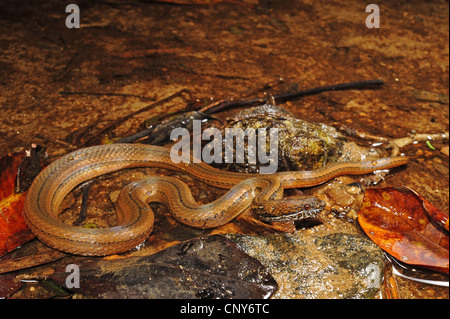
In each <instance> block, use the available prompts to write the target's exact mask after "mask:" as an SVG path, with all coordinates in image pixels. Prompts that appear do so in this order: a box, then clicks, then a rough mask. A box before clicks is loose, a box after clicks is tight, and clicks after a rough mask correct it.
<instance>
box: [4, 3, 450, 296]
mask: <svg viewBox="0 0 450 319" xmlns="http://www.w3.org/2000/svg"><path fill="white" fill-rule="evenodd" d="M186 2H190V3H195V1H186ZM245 3H246V4H251V6H247V5H239V4H235V3H227V2H222V3H217V4H211V5H196V4H195V5H194V4H192V5H178V4H170V3H163V2H154V1H127V2H119V1H78V2H77V4H78V5H79V7H80V22H81V28H73V29H69V28H67V27H66V25H65V21H66V17H67V15H68V13H66V12H65V6H66V5H67V4H66V3H62V2H60V1H22V2H13V1H3V0H2V1H0V110H1V112H0V153H1V154H0V155H3V154H6V153H9V152H14V151H20V150H23V149H24V148H28V147H29V145H30V144H31V143H38V144H40V145H44V146H46V147H47V149H48V153H49V155H50V158H51V159H55V158H56V157H58V156H60V155H62V154H65V153H67V152H69V151H71V150H74V149H76V148H77V147H79V146H80V145H82V144H83V142H84V141H86V140H87V137H86V136H95V135H96V133H97V132H98V131H99V130H101V129H102V128H104V127H106V126H107V125H109V124H110V123H111V122H112V121H113V120H115V119H117V118H120V117H123V116H126V115H128V114H130V113H132V112H135V111H137V110H139V109H141V108H143V107H145V106H147V105H148V104H149V103H151V102H152V101H157V100H160V99H162V98H164V97H167V96H169V95H171V94H173V93H175V92H177V91H179V90H181V89H187V90H189V91H190V93H191V95H192V96H193V97H194V98H195V99H198V101H200V103H203V104H207V103H209V102H210V101H211V99H213V100H220V99H230V98H234V99H239V98H242V97H244V96H248V95H250V96H251V97H255V96H262V95H263V93H264V92H266V93H270V94H276V93H280V92H287V91H294V90H300V89H306V88H311V87H317V86H321V85H329V84H334V83H342V82H352V81H359V80H368V79H383V80H384V81H385V84H384V85H383V86H382V87H380V88H378V89H372V90H348V91H336V92H327V93H322V94H318V95H313V96H307V97H303V98H301V99H297V100H293V101H289V102H287V103H285V104H283V105H282V106H283V107H285V108H286V109H288V110H290V111H291V112H293V113H294V114H295V116H296V117H298V118H301V119H303V120H307V121H314V122H323V123H326V124H328V125H335V126H336V125H341V124H344V125H346V126H348V127H351V128H354V129H358V130H361V131H364V132H368V133H371V134H375V135H379V136H384V137H388V138H396V137H403V136H407V135H408V134H411V133H413V132H417V133H430V134H435V133H443V132H446V131H448V129H449V109H448V103H449V102H448V101H449V99H448V94H449V92H448V88H449V76H448V74H449V73H448V71H449V62H448V59H449V49H448V47H449V45H448V44H449V25H448V14H449V6H448V1H439V0H437V1H430V2H422V1H403V0H401V1H395V2H393V3H388V2H383V3H381V4H380V5H379V7H380V28H372V29H370V28H367V27H366V24H365V20H366V17H367V15H368V13H366V12H365V7H366V5H367V4H366V3H364V2H360V1H356V0H348V1H345V2H342V1H310V0H305V1H287V0H282V1H269V0H260V1H259V2H258V1H256V0H254V1H246V2H245ZM280 78H283V79H284V81H283V82H282V83H281V84H279V85H277V86H275V87H273V88H271V89H262V90H259V89H260V88H264V87H265V85H266V84H267V83H273V82H277V81H279V79H280ZM258 90H259V91H258ZM187 104H188V100H187V95H183V97H181V98H180V97H179V98H176V99H174V100H172V101H170V102H168V103H164V104H162V105H160V106H158V107H155V108H154V109H152V110H150V111H148V112H145V113H142V114H139V115H138V116H135V117H132V118H130V119H129V120H127V121H125V122H123V123H121V124H120V125H119V126H117V127H115V128H114V129H112V130H109V131H108V132H107V133H105V134H102V135H100V136H98V138H96V139H93V140H91V141H90V142H89V144H96V143H100V142H101V141H102V139H104V138H105V137H107V138H114V137H122V136H126V135H130V134H133V133H135V132H136V131H138V130H139V129H140V128H141V125H142V122H143V121H144V120H146V119H148V118H151V117H153V116H155V115H158V114H163V113H167V112H171V111H175V110H180V109H182V108H184V107H186V106H187ZM228 114H229V112H225V113H223V114H219V116H222V117H223V118H224V117H225V116H226V115H228ZM430 145H431V146H432V147H430V146H429V145H427V144H425V143H417V144H413V145H409V146H407V147H405V148H403V149H402V150H401V151H402V153H404V154H405V155H407V156H409V157H410V158H411V161H410V163H409V164H408V165H407V167H406V168H402V169H396V170H394V173H393V174H391V175H389V176H388V177H387V179H386V180H385V181H384V182H383V186H388V185H398V184H404V185H407V186H408V187H410V188H412V189H415V190H416V191H417V192H418V193H420V194H421V195H422V196H423V197H425V198H426V199H427V200H429V201H430V202H431V203H433V204H434V205H436V206H437V207H438V208H440V209H441V210H443V211H446V212H448V210H449V196H448V192H449V184H448V175H449V169H448V167H449V160H448V148H447V153H445V146H447V145H448V141H431V142H430ZM145 173H147V171H145ZM129 174H132V173H129ZM136 174H137V175H142V174H141V173H139V172H138V173H136ZM131 179H134V177H131ZM192 183H194V182H192ZM124 184H126V183H124ZM191 186H192V185H191ZM194 186H195V187H196V192H197V194H194V195H195V196H197V198H198V196H200V197H202V196H204V197H207V196H206V195H205V194H203V193H202V192H206V193H208V192H210V190H209V189H206V190H202V186H201V185H198V183H197V184H194ZM103 201H104V202H108V199H104V200H103ZM105 205H108V203H106V204H105ZM108 218H109V217H108ZM111 218H112V217H111ZM159 222H163V223H164V221H162V220H161V221H159ZM98 223H99V224H101V222H98ZM111 223H113V221H112V222H111ZM166 223H167V222H166ZM339 223H341V222H340V221H339ZM106 224H109V222H106ZM187 237H189V236H187ZM154 241H155V239H154ZM401 280H402V279H399V281H401ZM405 287H409V286H407V285H405ZM403 291H405V292H404V294H403V295H402V296H401V297H403V298H435V297H445V298H448V290H447V292H446V294H447V295H441V292H440V291H438V292H436V291H433V288H421V289H415V288H403ZM430 291H431V292H430ZM444 293H445V292H444Z"/></svg>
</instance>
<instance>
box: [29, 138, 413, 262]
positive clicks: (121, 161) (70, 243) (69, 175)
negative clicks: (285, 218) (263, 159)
mask: <svg viewBox="0 0 450 319" xmlns="http://www.w3.org/2000/svg"><path fill="white" fill-rule="evenodd" d="M170 152H171V149H169V148H165V147H158V146H150V145H143V144H111V145H100V146H92V147H87V148H83V149H80V150H77V151H74V152H72V153H70V154H67V155H65V156H63V157H61V158H59V159H58V160H56V161H54V162H53V163H51V164H50V165H49V166H48V167H46V168H45V169H44V170H43V171H42V172H41V173H40V174H39V175H38V176H37V177H36V179H35V180H34V182H33V184H32V185H31V187H30V189H29V190H28V193H27V197H26V200H25V206H24V215H25V219H26V221H27V224H28V226H29V227H30V229H31V231H32V232H33V233H34V234H35V235H36V236H37V237H38V238H39V239H40V240H41V241H42V242H44V243H45V244H47V245H49V246H51V247H53V248H56V249H58V250H62V251H66V252H70V253H73V254H79V255H98V256H101V255H110V254H116V253H120V252H125V251H128V250H130V249H133V248H134V247H136V246H137V245H139V244H141V243H142V242H143V241H144V240H145V239H146V238H147V237H148V236H149V235H150V233H151V232H152V229H153V222H154V215H153V212H152V210H151V208H150V207H149V206H148V203H149V202H160V203H163V204H164V205H166V206H167V207H169V208H170V210H171V213H172V215H173V216H174V218H175V219H177V220H178V221H180V222H182V223H184V224H186V225H189V226H192V227H197V228H213V227H218V226H221V225H224V224H226V223H228V222H229V221H231V220H232V219H234V218H235V217H236V216H238V215H239V214H241V213H242V212H243V211H244V210H246V209H247V208H249V207H250V206H252V205H256V206H259V208H262V207H266V206H268V205H267V203H273V207H275V208H274V209H273V211H274V212H275V214H278V213H277V210H280V211H282V213H283V214H285V213H286V214H288V215H289V214H296V212H298V211H303V213H302V214H305V215H301V216H300V218H302V217H308V216H309V215H308V212H310V213H311V212H312V213H314V209H316V210H317V211H320V210H322V209H323V207H315V205H317V202H314V199H313V200H312V202H311V201H310V202H308V201H307V200H306V201H304V200H301V201H295V200H293V201H290V200H289V199H283V198H282V197H283V190H284V189H286V188H297V187H308V186H314V185H318V184H321V183H323V182H326V181H328V180H330V179H332V178H334V177H336V176H339V175H345V174H366V173H370V172H373V171H375V170H382V169H387V168H391V167H395V166H400V165H403V164H405V163H407V161H408V159H407V158H405V157H392V158H382V159H378V160H376V161H372V162H361V163H334V164H331V165H330V166H327V167H324V168H321V169H318V170H315V171H298V172H279V173H275V174H270V175H263V174H243V173H235V172H227V171H221V170H218V169H215V168H213V167H211V166H209V165H207V164H205V163H192V162H189V163H183V162H181V163H179V164H175V163H173V162H172V161H171V160H170ZM131 167H160V168H168V169H172V170H176V171H180V172H184V173H188V174H190V175H192V176H194V177H195V178H197V179H198V180H200V181H202V182H205V183H207V184H209V185H212V186H216V187H219V188H224V189H229V191H228V192H227V193H226V194H224V195H223V196H222V197H220V198H219V199H217V200H215V201H213V202H212V203H208V204H205V205H198V204H197V203H196V202H195V200H194V198H193V197H192V194H191V192H190V190H189V188H188V186H187V185H186V184H185V183H183V182H181V181H179V180H177V179H175V178H170V177H150V178H148V179H145V180H144V181H143V182H142V181H141V182H138V183H136V182H135V183H131V184H130V185H128V186H127V187H126V188H124V189H123V190H122V192H121V193H120V195H119V198H118V200H117V203H116V213H117V218H118V225H117V226H114V227H110V228H103V229H88V228H82V227H76V226H71V225H67V224H65V223H63V222H61V221H60V220H59V219H58V216H57V215H58V212H59V208H60V205H61V203H62V201H63V199H64V197H65V196H66V195H67V194H68V193H69V192H70V191H71V190H72V189H73V188H75V187H76V186H77V185H79V184H80V183H82V182H84V181H86V180H89V179H92V178H95V177H97V176H100V175H104V174H107V173H110V172H114V171H118V170H121V169H125V168H131ZM320 202H321V201H320ZM318 206H323V204H319V205H318ZM304 211H306V213H305V212H304ZM281 218H282V217H280V219H281ZM262 219H264V218H263V216H262ZM275 219H276V217H275Z"/></svg>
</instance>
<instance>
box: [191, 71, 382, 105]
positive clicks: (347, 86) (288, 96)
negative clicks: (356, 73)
mask: <svg viewBox="0 0 450 319" xmlns="http://www.w3.org/2000/svg"><path fill="white" fill-rule="evenodd" d="M382 84H384V82H383V80H379V79H378V80H367V81H358V82H349V83H339V84H333V85H327V86H320V87H315V88H312V89H307V90H302V91H297V92H292V93H282V94H278V95H273V98H274V99H275V101H278V100H281V101H287V100H292V99H296V98H299V97H302V96H306V95H313V94H318V93H322V92H326V91H342V90H355V89H364V88H369V87H373V86H380V85H382ZM266 101H267V97H259V98H253V99H248V100H238V101H217V102H215V103H212V104H210V105H207V106H205V107H203V108H201V109H200V110H199V111H200V112H204V113H215V112H218V111H221V110H224V109H227V108H231V107H239V106H248V105H253V104H258V103H259V104H260V103H264V102H266Z"/></svg>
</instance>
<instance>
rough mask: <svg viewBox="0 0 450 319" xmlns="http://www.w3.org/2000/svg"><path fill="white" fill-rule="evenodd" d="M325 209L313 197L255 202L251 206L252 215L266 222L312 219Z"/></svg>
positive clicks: (321, 203) (321, 201)
mask: <svg viewBox="0 0 450 319" xmlns="http://www.w3.org/2000/svg"><path fill="white" fill-rule="evenodd" d="M324 208H325V202H324V201H323V200H320V199H318V198H315V197H305V198H296V197H288V198H282V199H277V200H270V201H264V202H257V203H254V204H253V205H252V206H251V210H252V213H253V214H254V215H255V216H256V217H257V218H258V219H260V220H263V221H267V222H284V221H293V220H302V219H307V218H314V217H315V216H316V215H317V214H318V213H320V212H321V211H322V210H323V209H324Z"/></svg>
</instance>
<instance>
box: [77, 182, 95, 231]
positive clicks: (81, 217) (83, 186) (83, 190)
mask: <svg viewBox="0 0 450 319" xmlns="http://www.w3.org/2000/svg"><path fill="white" fill-rule="evenodd" d="M93 183H94V180H92V179H91V180H88V181H86V182H84V183H83V184H81V185H80V186H79V187H80V189H81V194H82V196H81V208H80V215H79V216H78V219H77V220H76V221H75V222H74V223H73V225H74V226H79V225H81V223H82V222H84V221H85V219H86V217H87V201H88V198H89V189H90V188H91V186H92V184H93Z"/></svg>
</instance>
